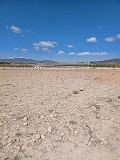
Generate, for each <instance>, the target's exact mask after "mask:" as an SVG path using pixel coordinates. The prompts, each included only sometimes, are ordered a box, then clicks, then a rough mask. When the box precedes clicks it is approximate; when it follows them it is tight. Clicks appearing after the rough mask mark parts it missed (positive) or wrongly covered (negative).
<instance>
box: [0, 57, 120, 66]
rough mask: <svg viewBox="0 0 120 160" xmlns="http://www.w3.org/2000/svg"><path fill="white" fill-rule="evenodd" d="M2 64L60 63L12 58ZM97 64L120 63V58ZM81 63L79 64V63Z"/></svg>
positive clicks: (2, 60)
mask: <svg viewBox="0 0 120 160" xmlns="http://www.w3.org/2000/svg"><path fill="white" fill-rule="evenodd" d="M0 62H8V63H9V62H11V63H34V64H45V65H53V64H58V62H55V61H51V60H41V61H39V60H33V59H26V58H10V59H0ZM93 62H95V63H110V64H111V63H120V58H115V59H108V60H104V61H93ZM76 63H77V62H76ZM78 63H79V62H78Z"/></svg>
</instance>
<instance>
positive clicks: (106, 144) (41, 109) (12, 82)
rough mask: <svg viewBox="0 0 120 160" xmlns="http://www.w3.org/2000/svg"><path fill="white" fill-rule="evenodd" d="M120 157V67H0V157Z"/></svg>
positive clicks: (15, 159)
mask: <svg viewBox="0 0 120 160" xmlns="http://www.w3.org/2000/svg"><path fill="white" fill-rule="evenodd" d="M101 159H103V160H120V70H119V69H70V68H68V69H65V68H61V69H60V68H58V69H57V68H56V69H55V68H53V69H52V68H46V69H20V68H18V69H16V68H0V160H101Z"/></svg>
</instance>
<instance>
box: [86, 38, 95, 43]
mask: <svg viewBox="0 0 120 160" xmlns="http://www.w3.org/2000/svg"><path fill="white" fill-rule="evenodd" d="M86 41H87V42H91V43H96V42H98V41H97V39H96V37H91V38H88V39H86Z"/></svg>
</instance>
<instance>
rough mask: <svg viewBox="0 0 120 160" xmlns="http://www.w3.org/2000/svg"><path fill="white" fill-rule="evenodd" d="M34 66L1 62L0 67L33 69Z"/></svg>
mask: <svg viewBox="0 0 120 160" xmlns="http://www.w3.org/2000/svg"><path fill="white" fill-rule="evenodd" d="M32 66H33V65H32V64H26V63H11V62H0V67H32Z"/></svg>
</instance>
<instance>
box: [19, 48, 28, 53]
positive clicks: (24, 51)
mask: <svg viewBox="0 0 120 160" xmlns="http://www.w3.org/2000/svg"><path fill="white" fill-rule="evenodd" d="M20 51H21V52H22V53H27V52H28V50H27V49H25V48H21V49H20Z"/></svg>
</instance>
